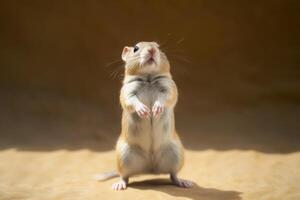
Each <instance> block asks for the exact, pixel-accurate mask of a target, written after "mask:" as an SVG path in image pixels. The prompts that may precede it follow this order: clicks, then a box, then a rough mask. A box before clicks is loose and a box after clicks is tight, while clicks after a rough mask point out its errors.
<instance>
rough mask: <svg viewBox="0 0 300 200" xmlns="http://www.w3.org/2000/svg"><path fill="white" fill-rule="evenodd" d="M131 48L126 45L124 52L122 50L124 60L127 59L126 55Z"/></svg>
mask: <svg viewBox="0 0 300 200" xmlns="http://www.w3.org/2000/svg"><path fill="white" fill-rule="evenodd" d="M129 50H130V48H129V47H124V49H123V52H122V60H123V61H126V57H127V55H128V53H129Z"/></svg>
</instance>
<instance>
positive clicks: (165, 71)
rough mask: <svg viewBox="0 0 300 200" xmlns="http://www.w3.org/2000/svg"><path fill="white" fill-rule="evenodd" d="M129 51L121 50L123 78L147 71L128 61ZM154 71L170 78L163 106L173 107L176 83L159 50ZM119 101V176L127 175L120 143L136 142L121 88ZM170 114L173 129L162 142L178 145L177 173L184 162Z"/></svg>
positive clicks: (129, 107) (175, 96) (129, 49)
mask: <svg viewBox="0 0 300 200" xmlns="http://www.w3.org/2000/svg"><path fill="white" fill-rule="evenodd" d="M147 45H149V44H148V43H145V42H143V43H142V46H147ZM130 51H131V52H132V51H133V47H125V48H124V50H123V55H122V57H123V56H124V59H125V58H126V59H127V60H126V64H125V78H124V80H126V77H128V76H139V75H145V74H147V73H143V68H142V67H141V66H140V63H138V62H136V60H134V61H135V62H130V60H129V59H130V58H128V57H129V56H130V55H128V54H130ZM124 54H125V55H124ZM128 60H129V61H128ZM154 73H155V74H156V75H163V76H165V77H167V78H168V79H170V81H171V83H172V85H171V88H169V96H168V98H166V99H165V103H164V106H165V107H174V106H175V104H176V102H177V97H178V92H177V87H176V84H175V83H174V81H173V80H172V76H171V74H170V65H169V61H168V59H167V57H166V56H165V55H164V54H163V53H162V52H161V60H160V64H159V66H158V67H157V69H155V71H154ZM120 103H121V106H122V108H123V114H122V131H121V135H120V137H119V139H118V142H117V146H116V152H117V169H118V171H119V173H120V175H121V176H127V174H125V172H124V163H123V160H122V159H121V154H122V145H124V144H125V143H126V144H131V145H134V144H135V143H136V141H135V138H132V135H131V133H129V132H128V131H130V130H129V124H128V121H129V119H128V115H129V113H132V112H135V111H134V106H133V105H130V104H127V103H126V102H125V94H124V92H123V91H122V90H121V93H120ZM172 112H173V111H172ZM171 116H172V117H171V120H172V122H171V124H172V126H171V129H172V130H174V131H173V133H172V134H171V135H169V136H167V138H166V140H169V141H165V142H164V144H165V143H168V142H170V143H175V144H177V146H178V154H179V155H178V158H179V162H178V164H177V166H176V167H175V171H174V173H177V172H178V171H179V170H180V169H181V168H182V166H183V163H184V150H183V147H182V144H181V141H180V139H179V137H178V135H177V133H176V130H175V121H174V117H173V114H172V115H171ZM162 134H163V133H162ZM139 145H141V144H139ZM145 146H147V144H145ZM158 148H159V147H158ZM150 151H153V150H152V149H150ZM170 159H172V158H170ZM136 164H137V165H138V164H139V163H136Z"/></svg>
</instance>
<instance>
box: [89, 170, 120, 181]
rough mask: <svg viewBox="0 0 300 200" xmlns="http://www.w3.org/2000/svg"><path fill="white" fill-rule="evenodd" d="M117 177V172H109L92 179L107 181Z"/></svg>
mask: <svg viewBox="0 0 300 200" xmlns="http://www.w3.org/2000/svg"><path fill="white" fill-rule="evenodd" d="M118 176H119V174H118V172H116V171H111V172H104V173H102V174H97V175H95V176H94V179H95V180H97V181H106V180H108V179H111V178H115V177H118Z"/></svg>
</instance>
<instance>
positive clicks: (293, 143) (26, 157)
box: [0, 93, 300, 200]
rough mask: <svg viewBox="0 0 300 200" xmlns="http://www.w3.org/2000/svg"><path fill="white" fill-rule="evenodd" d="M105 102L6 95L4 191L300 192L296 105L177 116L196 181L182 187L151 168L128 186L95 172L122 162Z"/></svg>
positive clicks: (281, 195)
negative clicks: (114, 186) (120, 186)
mask: <svg viewBox="0 0 300 200" xmlns="http://www.w3.org/2000/svg"><path fill="white" fill-rule="evenodd" d="M105 110H106V108H99V107H97V106H95V105H91V104H84V103H83V102H82V101H75V100H70V99H66V98H57V97H56V96H51V95H50V96H49V95H48V96H47V95H46V96H45V95H44V94H43V95H28V94H23V95H20V93H18V95H16V94H12V93H10V94H6V96H5V97H2V98H1V118H0V119H1V121H0V122H1V123H0V128H1V140H0V147H1V150H0V160H1V162H0V174H1V176H0V199H1V200H13V199H14V200H17V199H18V200H19V199H20V200H21V199H22V200H23V199H24V200H25V199H26V200H27V199H28V200H48V199H49V200H50V199H53V200H54V199H55V200H57V199H70V200H71V199H72V200H76V199H91V200H92V199H93V200H94V199H111V200H113V199H203V200H219V199H226V200H227V199H228V200H234V199H249V200H250V199H251V200H257V199H278V200H279V199H280V200H282V199H284V200H287V199H295V200H296V199H299V198H300V184H299V183H300V173H299V169H300V151H299V149H300V146H299V136H298V134H297V132H298V130H299V125H298V119H299V118H298V117H299V115H298V113H299V112H295V111H297V109H295V107H293V108H288V107H284V108H280V107H278V108H277V109H276V110H275V111H274V109H273V107H272V108H268V107H263V108H256V109H252V110H248V111H247V110H243V111H239V112H232V111H231V112H229V111H227V112H225V111H223V112H221V113H218V112H217V113H216V112H214V113H211V114H206V115H205V117H202V118H200V117H199V118H197V119H194V120H196V121H194V122H193V124H198V125H197V126H196V127H191V126H190V125H189V123H190V122H188V121H183V120H182V119H183V118H184V117H179V116H178V118H179V119H180V122H178V124H179V125H178V126H179V127H178V129H179V132H180V135H181V137H182V140H183V143H184V144H185V147H186V164H185V166H184V168H183V170H182V171H181V172H180V177H182V178H186V179H190V180H192V181H194V183H195V186H194V187H193V188H191V189H181V188H178V187H175V186H173V185H170V182H169V180H168V176H166V175H160V176H152V175H145V176H139V177H134V178H132V179H130V185H129V188H128V189H127V190H126V191H121V192H115V191H113V190H112V189H111V188H110V187H111V184H112V183H113V182H114V181H116V179H111V180H109V181H106V182H96V181H94V180H93V176H94V175H95V174H97V173H100V172H105V171H110V170H113V169H115V154H114V150H113V147H114V143H115V141H116V138H117V135H118V131H119V124H118V119H115V118H114V117H112V116H111V115H108V114H103V111H105ZM104 113H108V112H104ZM179 114H180V112H179V113H178V115H179ZM188 119H189V118H188Z"/></svg>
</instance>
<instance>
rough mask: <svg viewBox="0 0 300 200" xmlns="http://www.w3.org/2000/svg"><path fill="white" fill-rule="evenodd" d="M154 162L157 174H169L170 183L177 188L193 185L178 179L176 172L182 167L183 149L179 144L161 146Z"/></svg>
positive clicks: (172, 143)
mask: <svg viewBox="0 0 300 200" xmlns="http://www.w3.org/2000/svg"><path fill="white" fill-rule="evenodd" d="M157 155H158V156H157V158H156V159H157V160H156V163H157V165H156V167H157V170H158V173H169V174H170V178H171V181H172V183H174V184H175V185H177V186H179V187H184V188H189V187H192V185H193V183H192V182H191V181H188V180H184V179H179V178H178V177H177V173H178V171H179V170H180V169H181V167H182V166H183V147H182V146H181V144H180V143H176V142H171V143H169V144H165V145H163V146H162V147H161V148H160V150H159V152H158V154H157Z"/></svg>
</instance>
